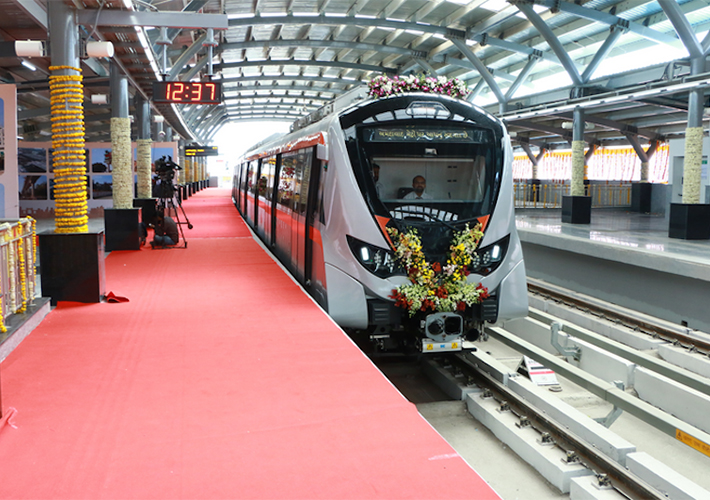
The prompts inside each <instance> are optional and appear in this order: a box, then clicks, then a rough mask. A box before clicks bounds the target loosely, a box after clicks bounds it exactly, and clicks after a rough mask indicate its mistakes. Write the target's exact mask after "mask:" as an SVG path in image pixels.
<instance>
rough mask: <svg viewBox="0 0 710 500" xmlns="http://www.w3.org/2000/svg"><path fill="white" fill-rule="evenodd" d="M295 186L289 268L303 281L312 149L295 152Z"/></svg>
mask: <svg viewBox="0 0 710 500" xmlns="http://www.w3.org/2000/svg"><path fill="white" fill-rule="evenodd" d="M295 158H296V170H295V186H294V197H293V212H292V216H293V220H292V222H291V269H292V271H293V274H294V275H295V277H296V279H297V280H298V281H299V282H301V283H304V282H305V279H306V240H307V239H308V231H307V227H306V222H307V218H306V213H307V210H308V192H309V187H310V183H311V171H312V166H313V149H307V150H301V151H298V152H297V153H296V156H295Z"/></svg>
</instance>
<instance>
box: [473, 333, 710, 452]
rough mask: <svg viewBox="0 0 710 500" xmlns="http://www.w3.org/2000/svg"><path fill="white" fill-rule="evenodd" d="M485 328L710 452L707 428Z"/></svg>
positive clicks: (526, 353) (566, 375) (604, 395)
mask: <svg viewBox="0 0 710 500" xmlns="http://www.w3.org/2000/svg"><path fill="white" fill-rule="evenodd" d="M485 331H486V333H488V334H489V335H490V336H491V337H494V338H495V339H497V340H499V341H501V342H503V343H504V344H505V345H507V346H509V347H512V348H513V349H515V350H516V351H518V352H520V353H522V354H525V355H526V356H528V357H530V358H532V359H534V360H536V361H537V362H539V363H542V364H543V365H544V366H546V367H548V368H550V369H551V370H554V371H555V372H557V373H558V374H559V375H560V376H562V377H565V378H567V379H569V380H570V381H571V382H574V383H575V384H577V385H579V386H580V387H582V388H584V389H586V390H588V391H589V392H591V393H592V394H594V395H596V396H598V397H600V398H602V399H603V400H604V401H608V402H609V403H611V404H613V405H614V406H617V407H619V408H621V409H622V410H624V411H626V412H628V413H630V414H631V415H634V416H635V417H637V418H639V419H640V420H642V421H644V422H646V423H647V424H649V425H652V426H653V427H655V428H656V429H658V430H659V431H661V432H663V433H665V434H667V435H669V436H671V437H674V438H676V439H677V440H678V441H680V442H682V443H684V444H686V445H688V446H690V447H691V448H693V449H694V450H696V451H698V452H699V453H702V454H704V455H707V456H710V434H708V433H707V432H705V431H703V430H701V429H698V428H697V427H695V426H693V425H691V424H689V423H687V422H684V421H682V420H681V419H679V418H677V417H674V416H673V415H671V414H669V413H667V412H665V411H663V410H661V409H659V408H657V407H655V406H653V405H652V404H650V403H646V402H645V401H642V400H640V399H638V398H637V397H635V396H632V395H631V394H628V393H626V392H625V391H623V390H621V389H619V388H618V387H614V386H613V385H611V384H610V383H608V382H607V381H605V380H602V379H600V378H599V377H595V376H594V375H590V374H589V373H587V372H585V371H584V370H582V369H581V368H577V367H576V366H574V365H571V364H569V363H567V362H566V361H565V360H562V359H560V358H558V357H557V356H554V355H552V354H550V353H548V352H546V351H544V350H543V349H541V348H539V347H537V346H535V345H533V344H531V343H530V342H526V341H525V340H522V339H521V338H520V337H518V336H516V335H514V334H512V333H510V332H508V331H506V330H504V329H503V328H499V327H486V329H485Z"/></svg>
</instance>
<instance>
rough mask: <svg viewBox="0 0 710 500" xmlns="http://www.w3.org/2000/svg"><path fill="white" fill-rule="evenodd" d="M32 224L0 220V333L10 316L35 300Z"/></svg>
mask: <svg viewBox="0 0 710 500" xmlns="http://www.w3.org/2000/svg"><path fill="white" fill-rule="evenodd" d="M36 260H37V246H36V234H35V221H34V219H32V218H31V217H27V218H23V219H11V220H9V219H0V314H1V315H2V316H1V317H0V331H2V332H5V331H6V327H5V321H6V320H7V318H8V317H9V316H10V315H11V314H21V313H24V312H25V311H26V310H27V306H28V305H29V304H31V303H32V301H33V300H34V298H35V282H36V276H35V262H36Z"/></svg>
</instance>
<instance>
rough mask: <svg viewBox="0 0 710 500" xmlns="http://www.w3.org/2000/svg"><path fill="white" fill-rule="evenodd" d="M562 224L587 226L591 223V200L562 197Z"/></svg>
mask: <svg viewBox="0 0 710 500" xmlns="http://www.w3.org/2000/svg"><path fill="white" fill-rule="evenodd" d="M562 222H569V223H571V224H589V223H591V222H592V198H591V197H589V196H563V197H562Z"/></svg>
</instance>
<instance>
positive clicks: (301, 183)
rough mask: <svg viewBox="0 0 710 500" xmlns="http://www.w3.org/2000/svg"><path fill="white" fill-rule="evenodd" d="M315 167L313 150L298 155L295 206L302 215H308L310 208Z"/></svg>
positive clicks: (295, 209)
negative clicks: (310, 189) (307, 210)
mask: <svg viewBox="0 0 710 500" xmlns="http://www.w3.org/2000/svg"><path fill="white" fill-rule="evenodd" d="M312 165H313V150H312V149H308V150H305V151H301V152H300V153H299V155H298V167H299V168H298V178H297V181H296V182H297V189H296V193H297V194H298V196H297V198H296V201H297V202H296V203H295V204H294V207H293V209H294V211H296V212H297V213H298V214H300V215H306V209H307V208H308V190H309V187H310V181H311V166H312Z"/></svg>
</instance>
